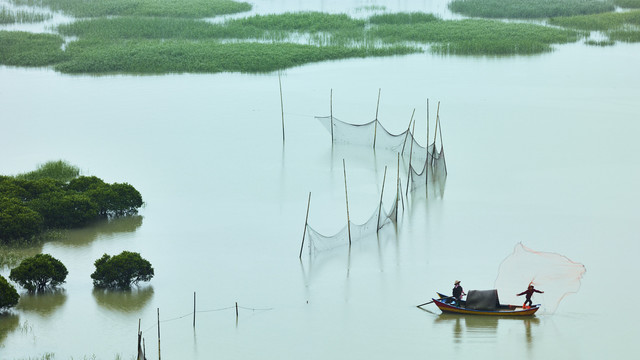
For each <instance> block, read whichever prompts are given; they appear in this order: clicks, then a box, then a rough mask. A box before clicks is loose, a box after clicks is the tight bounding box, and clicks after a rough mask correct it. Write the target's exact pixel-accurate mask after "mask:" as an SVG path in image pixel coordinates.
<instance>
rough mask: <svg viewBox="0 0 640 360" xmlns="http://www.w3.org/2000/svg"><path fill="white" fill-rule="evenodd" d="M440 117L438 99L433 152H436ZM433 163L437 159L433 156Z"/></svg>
mask: <svg viewBox="0 0 640 360" xmlns="http://www.w3.org/2000/svg"><path fill="white" fill-rule="evenodd" d="M438 119H440V101H438V110H437V111H436V130H435V131H434V132H433V153H434V154H435V152H436V136H437V135H438V122H439V121H438ZM431 159H432V160H431V163H432V164H433V161H435V158H433V157H432V158H431Z"/></svg>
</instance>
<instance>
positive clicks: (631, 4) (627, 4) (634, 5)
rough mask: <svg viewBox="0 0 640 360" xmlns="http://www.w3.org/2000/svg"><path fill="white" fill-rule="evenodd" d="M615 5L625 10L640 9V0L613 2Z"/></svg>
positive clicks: (618, 0)
mask: <svg viewBox="0 0 640 360" xmlns="http://www.w3.org/2000/svg"><path fill="white" fill-rule="evenodd" d="M613 3H614V4H616V5H617V6H619V7H621V8H625V9H640V0H613Z"/></svg>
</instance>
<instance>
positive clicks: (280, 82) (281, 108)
mask: <svg viewBox="0 0 640 360" xmlns="http://www.w3.org/2000/svg"><path fill="white" fill-rule="evenodd" d="M278 84H279V85H280V113H281V115H282V142H284V103H283V101H282V80H280V71H278Z"/></svg>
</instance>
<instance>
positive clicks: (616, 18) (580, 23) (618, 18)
mask: <svg viewBox="0 0 640 360" xmlns="http://www.w3.org/2000/svg"><path fill="white" fill-rule="evenodd" d="M549 24H551V25H557V26H562V27H566V28H572V29H580V30H590V31H609V30H617V29H620V28H622V27H624V26H627V25H632V26H633V25H635V26H640V10H634V11H628V12H620V13H606V14H595V15H582V16H570V17H558V18H551V19H549Z"/></svg>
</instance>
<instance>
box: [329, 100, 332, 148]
mask: <svg viewBox="0 0 640 360" xmlns="http://www.w3.org/2000/svg"><path fill="white" fill-rule="evenodd" d="M329 110H330V114H331V124H330V125H331V145H333V89H331V94H330V96H329Z"/></svg>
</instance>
